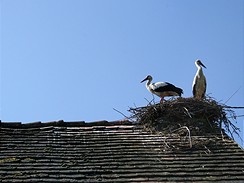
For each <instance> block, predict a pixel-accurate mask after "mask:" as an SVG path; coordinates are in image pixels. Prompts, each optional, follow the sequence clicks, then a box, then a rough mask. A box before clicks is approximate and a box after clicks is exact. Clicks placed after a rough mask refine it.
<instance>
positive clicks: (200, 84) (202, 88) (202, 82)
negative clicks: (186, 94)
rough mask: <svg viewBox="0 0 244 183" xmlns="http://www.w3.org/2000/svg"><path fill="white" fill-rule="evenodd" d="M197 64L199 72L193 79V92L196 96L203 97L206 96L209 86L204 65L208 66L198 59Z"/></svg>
mask: <svg viewBox="0 0 244 183" xmlns="http://www.w3.org/2000/svg"><path fill="white" fill-rule="evenodd" d="M195 65H196V66H197V73H196V75H195V77H194V80H193V84H192V93H193V96H194V98H197V99H202V98H204V96H205V93H206V88H207V83H206V78H205V76H204V74H203V71H202V67H204V68H206V67H205V65H203V63H202V62H201V61H200V60H196V61H195Z"/></svg>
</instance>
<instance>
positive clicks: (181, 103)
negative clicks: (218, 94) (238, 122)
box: [129, 98, 238, 136]
mask: <svg viewBox="0 0 244 183" xmlns="http://www.w3.org/2000/svg"><path fill="white" fill-rule="evenodd" d="M129 112H131V113H132V116H131V117H132V118H134V119H136V121H139V122H140V123H141V124H142V125H143V126H144V127H145V129H147V130H150V131H153V132H160V133H162V134H165V135H168V134H172V133H177V134H178V135H186V133H187V130H179V129H181V128H182V127H186V128H188V130H189V131H190V133H191V135H192V136H193V135H195V136H205V135H209V134H211V135H213V134H222V130H224V129H223V128H222V125H223V124H224V128H225V130H224V131H225V132H226V131H227V132H228V133H231V135H232V132H233V131H231V129H230V128H231V127H232V128H233V129H234V130H235V132H236V130H238V128H237V127H236V126H235V125H233V124H232V123H231V122H230V120H229V119H228V117H227V112H230V113H231V115H232V116H234V112H233V111H232V110H230V109H228V111H226V109H225V105H222V104H219V103H218V102H216V101H215V100H214V99H212V98H206V99H204V100H199V99H195V98H177V99H173V100H168V101H165V102H164V103H162V104H161V103H159V104H149V105H148V106H145V107H138V108H130V109H129Z"/></svg>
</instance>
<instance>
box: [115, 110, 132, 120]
mask: <svg viewBox="0 0 244 183" xmlns="http://www.w3.org/2000/svg"><path fill="white" fill-rule="evenodd" d="M113 110H115V111H116V112H118V113H120V114H121V115H122V116H124V117H125V118H126V119H130V118H129V117H127V116H126V115H125V114H123V113H122V112H120V111H118V110H117V109H115V108H113Z"/></svg>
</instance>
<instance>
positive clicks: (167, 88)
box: [154, 82, 183, 96]
mask: <svg viewBox="0 0 244 183" xmlns="http://www.w3.org/2000/svg"><path fill="white" fill-rule="evenodd" d="M165 83H166V84H167V85H165V86H162V87H158V88H156V89H155V90H154V91H155V92H167V91H174V92H176V93H178V94H179V96H181V94H182V93H183V90H182V89H181V88H178V87H176V86H174V85H173V84H171V83H168V82H165Z"/></svg>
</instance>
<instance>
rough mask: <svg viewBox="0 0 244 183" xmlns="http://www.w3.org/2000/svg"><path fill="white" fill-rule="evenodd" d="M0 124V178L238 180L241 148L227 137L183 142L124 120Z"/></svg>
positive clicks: (243, 165)
mask: <svg viewBox="0 0 244 183" xmlns="http://www.w3.org/2000/svg"><path fill="white" fill-rule="evenodd" d="M0 124H1V129H0V137H1V138H0V180H1V181H2V182H8V183H9V182H32V183H33V182H205V181H206V182H209V181H210V182H212V181H220V182H243V181H244V151H243V149H242V148H240V147H239V146H238V144H237V143H235V142H234V141H233V140H232V139H230V138H229V137H228V136H225V137H224V139H223V138H222V136H216V135H213V136H210V135H208V136H191V141H189V139H188V138H186V137H185V136H184V137H179V136H177V135H175V134H171V135H166V136H165V135H163V134H160V133H154V134H153V133H150V132H146V131H144V130H143V127H141V126H139V125H135V124H133V123H131V122H129V121H114V122H107V121H100V122H93V123H85V122H63V121H57V122H50V123H42V122H37V123H28V124H22V123H4V122H1V123H0ZM190 142H191V143H192V147H190V146H189V144H190Z"/></svg>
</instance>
